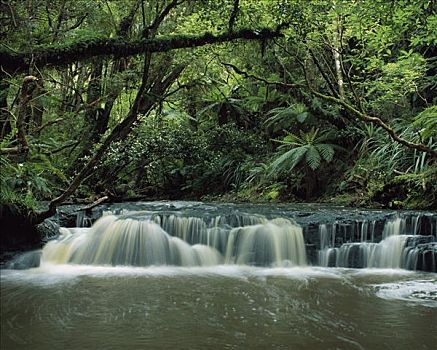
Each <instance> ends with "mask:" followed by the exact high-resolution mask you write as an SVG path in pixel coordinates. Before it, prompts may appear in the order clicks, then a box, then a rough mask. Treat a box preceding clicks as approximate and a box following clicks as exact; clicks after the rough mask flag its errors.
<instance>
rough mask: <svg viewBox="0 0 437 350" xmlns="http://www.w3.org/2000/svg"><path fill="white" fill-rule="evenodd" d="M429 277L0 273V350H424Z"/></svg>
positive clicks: (98, 270)
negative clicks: (0, 349)
mask: <svg viewBox="0 0 437 350" xmlns="http://www.w3.org/2000/svg"><path fill="white" fill-rule="evenodd" d="M435 344H437V276H436V274H429V273H428V274H426V273H419V272H409V271H405V270H390V269H364V270H355V269H338V268H319V267H290V268H261V267H251V266H236V265H226V266H225V265H222V266H214V267H189V268H188V267H187V268H185V267H166V266H161V267H147V268H142V267H125V266H123V267H102V266H87V265H81V266H77V265H43V266H41V267H39V268H35V269H29V270H21V271H18V270H2V271H1V348H2V349H397V350H402V349H405V350H407V349H408V350H410V349H435Z"/></svg>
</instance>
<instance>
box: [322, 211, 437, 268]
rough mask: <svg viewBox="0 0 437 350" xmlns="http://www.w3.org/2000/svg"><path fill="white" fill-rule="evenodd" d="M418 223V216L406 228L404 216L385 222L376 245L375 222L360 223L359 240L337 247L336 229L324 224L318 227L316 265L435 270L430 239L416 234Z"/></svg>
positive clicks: (417, 232) (434, 259) (434, 258)
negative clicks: (318, 240)
mask: <svg viewBox="0 0 437 350" xmlns="http://www.w3.org/2000/svg"><path fill="white" fill-rule="evenodd" d="M420 220H421V216H420V215H418V216H415V217H412V218H411V221H410V224H409V226H407V219H406V218H403V217H396V218H394V219H392V220H389V221H386V222H385V224H384V228H383V231H382V237H381V238H382V239H381V241H380V242H379V243H376V242H374V227H375V223H373V224H370V225H369V224H368V223H366V222H363V223H362V225H361V232H360V235H359V241H358V242H353V241H352V242H346V243H343V244H341V245H339V246H336V242H335V230H332V228H331V229H330V228H329V226H327V225H321V226H320V227H319V235H320V250H319V252H318V262H319V265H320V266H325V267H332V266H336V267H350V268H363V267H367V268H369V267H373V268H407V269H416V268H417V267H418V266H420V268H421V269H423V270H426V271H428V270H429V271H435V269H436V257H435V252H434V250H432V249H431V248H430V247H431V246H432V245H431V246H430V243H431V242H432V240H433V237H432V236H420V235H419V225H420ZM369 227H370V228H371V230H370V241H366V237H368V236H369V235H368V234H367V233H368V231H369ZM431 229H432V228H431ZM408 233H411V234H408ZM357 238H358V237H357ZM436 244H437V243H436Z"/></svg>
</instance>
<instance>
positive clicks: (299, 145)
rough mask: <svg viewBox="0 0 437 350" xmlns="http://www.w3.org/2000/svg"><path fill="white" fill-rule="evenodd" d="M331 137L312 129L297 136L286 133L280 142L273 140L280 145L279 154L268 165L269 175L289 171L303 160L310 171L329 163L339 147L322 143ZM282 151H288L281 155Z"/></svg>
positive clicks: (327, 133)
mask: <svg viewBox="0 0 437 350" xmlns="http://www.w3.org/2000/svg"><path fill="white" fill-rule="evenodd" d="M332 137H333V134H332V133H330V132H322V133H319V129H314V128H313V129H311V130H310V131H308V132H307V133H304V132H302V131H301V132H300V134H299V135H296V134H293V133H288V134H287V135H286V136H285V137H284V138H283V139H282V140H275V141H276V142H279V143H281V146H280V147H279V151H280V152H279V153H280V154H279V155H278V156H277V157H276V158H275V159H273V161H272V162H271V163H270V174H271V175H274V174H278V173H280V172H283V171H285V170H287V171H290V170H292V169H294V168H295V167H296V166H297V165H299V163H301V162H302V161H303V160H305V165H307V166H308V167H309V168H310V169H311V170H316V169H318V168H319V167H320V164H321V162H322V161H325V162H331V161H332V159H333V157H334V154H335V148H339V147H337V146H335V145H332V144H329V143H324V142H325V141H327V140H329V139H332ZM290 148H291V149H290ZM283 149H288V150H287V151H285V152H284V153H282V152H281V151H282V150H283Z"/></svg>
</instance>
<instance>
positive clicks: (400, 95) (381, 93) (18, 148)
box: [0, 0, 437, 212]
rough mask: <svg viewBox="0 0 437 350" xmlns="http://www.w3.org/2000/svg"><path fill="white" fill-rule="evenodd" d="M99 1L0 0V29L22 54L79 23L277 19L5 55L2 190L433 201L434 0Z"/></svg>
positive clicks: (14, 201)
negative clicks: (193, 44) (211, 38)
mask: <svg viewBox="0 0 437 350" xmlns="http://www.w3.org/2000/svg"><path fill="white" fill-rule="evenodd" d="M106 3H107V4H106V6H102V5H101V4H100V5H99V4H97V5H96V2H94V1H87V0H81V1H78V2H68V1H57V2H53V3H52V4H50V5H44V4H42V3H41V4H40V3H39V2H33V3H32V6H33V8H31V7H26V6H24V5H23V4H21V3H20V2H12V3H11V4H9V6H6V7H5V11H4V14H5V25H4V26H3V27H2V29H1V42H2V45H3V46H4V47H6V48H7V50H12V51H13V52H14V54H16V55H19V54H20V52H21V51H23V50H24V51H23V52H25V53H26V54H28V53H29V52H30V51H29V49H28V46H29V43H30V45H31V46H32V45H34V46H35V47H38V48H40V49H41V48H44V47H46V46H47V47H48V46H50V47H56V45H60V46H62V48H63V49H65V50H68V48H69V45H70V44H71V45H73V46H74V45H76V44H77V43H78V42H80V40H85V39H87V38H91V39H92V38H93V37H95V38H103V39H105V38H109V37H117V36H119V37H120V38H122V39H123V40H131V41H132V40H139V39H141V38H142V39H144V38H145V39H154V40H155V39H156V40H158V41H159V38H161V37H162V38H165V39H166V40H167V38H168V37H171V36H172V35H173V34H174V35H191V36H193V38H195V36H196V33H207V32H208V33H211V35H219V34H223V33H228V32H229V33H233V32H234V31H235V30H237V29H239V28H240V29H241V28H253V31H254V32H256V33H258V32H257V30H258V31H260V29H259V28H261V27H270V28H276V29H278V28H279V29H280V32H278V33H279V34H278V35H277V37H276V38H275V39H270V40H260V41H249V40H247V38H244V37H242V38H241V40H239V41H235V42H227V43H217V44H215V45H213V46H204V47H198V48H188V49H184V50H180V49H179V50H175V51H172V50H171V49H169V48H165V51H166V52H154V53H148V52H147V51H146V52H143V53H142V55H140V56H138V55H135V56H132V57H123V58H116V57H111V56H98V57H94V58H92V59H90V58H89V55H91V56H92V53H87V57H86V59H84V60H81V59H80V57H79V58H78V60H77V61H75V62H74V63H71V62H68V63H65V64H64V65H63V64H59V65H57V66H56V65H55V66H52V65H47V66H44V65H43V66H36V65H35V64H33V65H32V63H29V67H28V69H27V71H8V70H7V68H8V67H6V66H5V67H3V68H4V69H3V70H2V73H1V76H0V78H1V79H0V80H1V89H0V90H1V91H0V92H1V94H0V103H1V109H0V111H1V113H0V115H1V128H2V130H1V141H0V148H1V153H0V162H1V163H0V164H1V168H2V171H1V174H0V181H1V189H0V203H1V204H2V205H6V206H12V207H15V208H18V209H19V208H21V209H22V210H23V211H25V212H28V211H29V210H30V211H37V210H41V209H42V208H41V203H42V202H44V201H50V200H53V198H57V197H58V196H61V199H60V200H59V202H65V201H89V202H93V201H94V200H96V199H98V198H101V197H103V196H108V197H109V200H127V199H139V198H142V199H195V200H205V201H211V200H218V201H244V202H302V201H308V202H324V203H332V204H338V205H347V206H364V207H387V208H416V209H422V208H433V209H435V208H437V181H436V179H437V165H436V157H435V152H436V149H437V141H436V140H437V107H436V96H435V88H436V84H437V81H436V58H435V57H436V55H435V54H436V49H435V47H436V46H435V44H436V40H437V34H436V29H435V28H437V26H436V25H435V24H436V20H437V19H436V15H435V10H434V9H433V8H432V2H430V3H428V4H426V3H427V2H423V1H406V0H405V1H397V2H385V1H375V2H350V1H325V2H306V1H297V0H296V1H291V2H290V1H269V2H258V1H248V0H246V1H243V0H242V1H236V2H235V1H226V0H223V1H207V0H202V1H199V2H191V1H182V0H180V1H157V2H156V1H146V2H145V1H131V0H123V1H107V2H106ZM43 5H44V6H43ZM140 5H141V6H140ZM2 6H5V5H3V4H2ZM127 9H129V11H128V10H127ZM149 10H150V11H149ZM32 12H33V13H36V14H37V16H32ZM54 19H56V21H54ZM91 39H90V40H91ZM103 39H102V40H103ZM142 39H141V40H142ZM87 40H88V39H87ZM202 45H203V44H202ZM76 46H77V45H76ZM76 46H74V47H76ZM41 50H42V51H41ZM41 50H40V51H41V52H40V51H37V52H36V53H35V54H36V55H43V54H45V53H44V49H41ZM163 51H164V50H163ZM167 51H169V52H167ZM79 56H80V55H79ZM38 62H39V61H38ZM41 62H43V60H42V61H41ZM20 69H21V68H20ZM26 76H27V78H25V77H26ZM29 76H30V78H29ZM372 118H376V119H377V120H376V121H375V120H374V119H372ZM381 123H382V124H381ZM381 125H383V127H381ZM399 140H400V141H399ZM433 152H434V153H433ZM96 154H97V155H98V156H96ZM72 187H74V188H73V189H72ZM70 189H72V190H71V191H70ZM63 193H64V194H66V195H65V196H64V197H65V198H64V197H62V194H63ZM56 204H59V203H58V202H56Z"/></svg>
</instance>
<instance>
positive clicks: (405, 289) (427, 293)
mask: <svg viewBox="0 0 437 350" xmlns="http://www.w3.org/2000/svg"><path fill="white" fill-rule="evenodd" d="M373 287H374V288H375V289H376V290H377V292H376V295H377V296H378V297H380V298H383V299H387V300H393V299H394V300H404V301H409V302H412V303H414V304H420V305H423V306H428V307H435V308H437V280H435V279H429V280H414V281H399V282H396V283H382V284H376V285H373Z"/></svg>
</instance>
